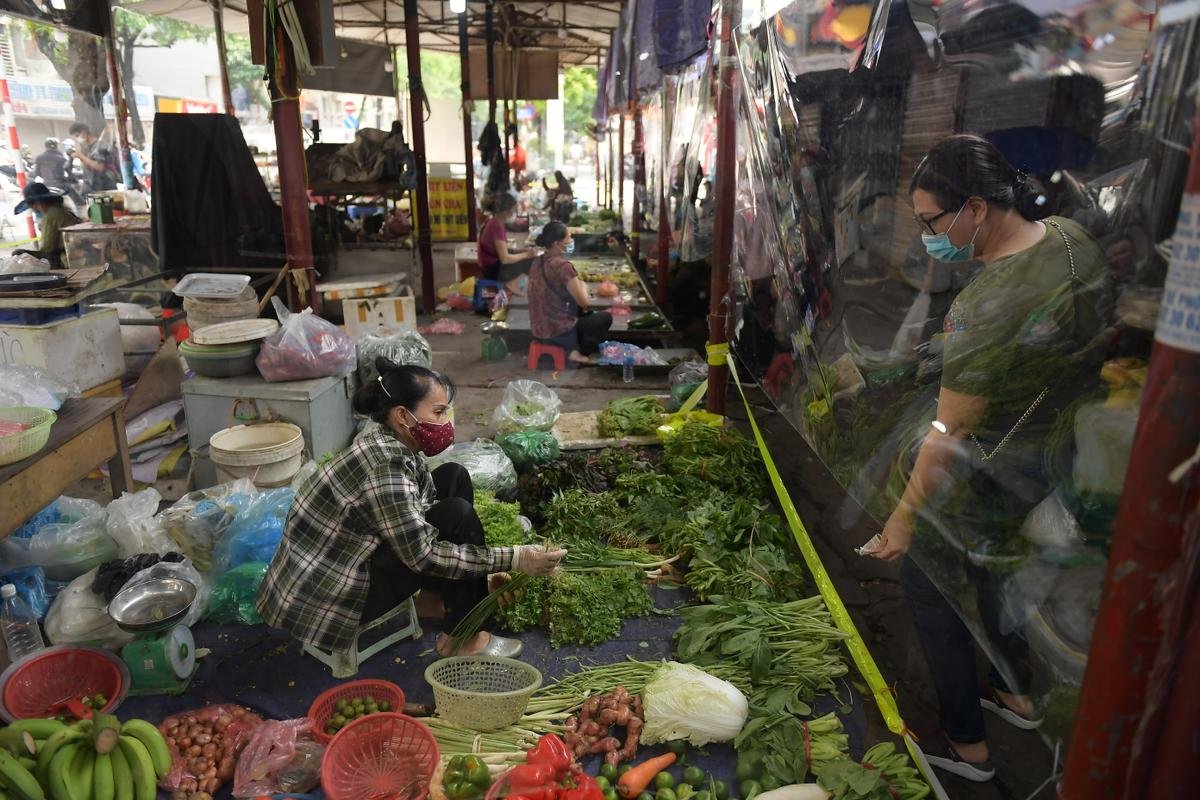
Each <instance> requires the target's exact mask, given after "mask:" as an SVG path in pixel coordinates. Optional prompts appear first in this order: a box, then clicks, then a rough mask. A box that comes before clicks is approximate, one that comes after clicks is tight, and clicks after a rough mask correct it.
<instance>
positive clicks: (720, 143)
mask: <svg viewBox="0 0 1200 800" xmlns="http://www.w3.org/2000/svg"><path fill="white" fill-rule="evenodd" d="M741 16H742V2H741V0H722V3H721V59H720V62H719V63H720V65H721V73H720V82H721V83H720V94H719V95H718V97H717V181H716V193H717V207H716V215H717V216H716V221H715V226H714V229H713V257H712V288H711V290H710V293H709V300H708V343H709V345H710V346H711V345H721V344H725V343H726V342H728V341H729V332H728V327H727V325H728V318H729V307H728V302H729V298H728V295H729V258H730V255H731V251H732V250H733V206H734V193H735V192H736V191H737V175H736V174H735V170H736V169H737V162H736V157H737V124H736V120H735V118H734V93H735V91H736V79H737V70H736V69H735V68H734V66H733V25H734V20H737V19H741ZM714 360H715V359H714ZM728 372H729V368H728V367H727V366H725V363H724V360H723V359H722V360H721V363H720V364H713V363H710V364H709V365H708V393H707V398H708V401H707V407H708V410H709V411H710V412H712V413H713V414H724V413H725V389H726V384H727V382H728Z"/></svg>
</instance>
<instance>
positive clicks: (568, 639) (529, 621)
mask: <svg viewBox="0 0 1200 800" xmlns="http://www.w3.org/2000/svg"><path fill="white" fill-rule="evenodd" d="M653 610H654V602H653V601H652V600H651V599H650V591H649V589H648V588H647V586H646V581H645V573H644V572H643V571H642V570H641V569H640V568H638V567H618V568H613V569H595V570H584V571H578V572H576V571H571V570H563V571H561V572H559V573H556V574H555V575H553V576H552V577H549V578H534V579H533V580H531V581H530V582H529V583H528V584H527V585H526V586H525V587H524V588H523V590H522V592H521V596H520V598H519V599H518V600H517V602H515V603H513V604H512V605H509V606H502V607H501V608H500V609H499V610H498V611H497V613H496V619H497V621H498V622H499V624H500V626H501V627H502V628H504V629H506V630H509V631H512V632H514V633H520V632H522V631H527V630H530V629H532V628H534V627H545V628H547V629H548V630H549V631H550V644H551V646H553V647H561V646H563V645H567V644H578V645H596V644H601V643H603V642H607V641H609V640H610V639H613V638H616V636H618V635H619V634H620V633H621V624H622V623H623V622H624V621H625V620H626V619H630V618H632V617H644V616H646V615H648V614H649V613H650V612H651V611H653Z"/></svg>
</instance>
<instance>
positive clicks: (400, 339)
mask: <svg viewBox="0 0 1200 800" xmlns="http://www.w3.org/2000/svg"><path fill="white" fill-rule="evenodd" d="M378 356H383V357H384V358H386V359H387V360H388V361H391V362H392V363H393V364H397V365H415V366H418V367H430V366H432V365H433V350H432V349H431V348H430V347H429V342H427V341H425V337H424V336H422V335H421V334H419V333H417V332H416V331H404V332H403V333H397V334H390V335H389V334H384V335H376V334H373V333H365V334H363V335H362V336H360V337H358V380H359V382H360V383H362V384H363V385H366V384H368V383H370V382H371V381H373V380H375V379H376V378H378V377H379V370H378V368H376V366H375V359H376V358H377V357H378Z"/></svg>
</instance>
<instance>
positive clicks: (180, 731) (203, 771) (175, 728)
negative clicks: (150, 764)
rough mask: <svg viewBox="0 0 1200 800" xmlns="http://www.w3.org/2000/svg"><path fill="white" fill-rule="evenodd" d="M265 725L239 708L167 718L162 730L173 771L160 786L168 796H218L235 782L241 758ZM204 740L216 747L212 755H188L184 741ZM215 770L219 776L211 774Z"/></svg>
mask: <svg viewBox="0 0 1200 800" xmlns="http://www.w3.org/2000/svg"><path fill="white" fill-rule="evenodd" d="M262 724H263V719H262V717H260V716H258V715H257V714H255V713H254V712H253V711H251V710H249V709H247V708H242V707H241V706H235V705H216V706H207V707H205V708H200V709H196V710H195V711H184V712H181V713H179V714H173V715H171V716H169V717H167V718H166V719H164V720H163V721H162V723H161V724H160V725H159V726H158V729H159V730H160V731H162V734H163V736H165V737H166V739H167V747H168V748H169V749H170V751H171V770H170V772H168V773H167V774H166V776H165V777H164V778H163V779H162V780H161V781H160V782H159V785H160V786H162V787H163V788H164V789H166V790H167V791H168V792H175V791H179V790H182V791H185V792H208V793H209V794H210V795H213V794H216V793H217V792H218V791H219V790H220V788H221V786H223V785H224V784H225V782H226V781H231V780H233V777H234V771H235V769H236V767H237V763H238V756H240V755H241V754H242V751H243V750H245V749H246V746H247V745H248V744H249V743H250V741H251V739H252V738H253V737H254V733H255V731H257V730H258V728H259V727H260V726H261V725H262ZM201 736H206V737H208V739H207V741H206V744H212V745H215V746H214V747H213V752H212V754H211V755H207V756H206V755H204V754H203V753H201V754H199V755H186V754H185V751H186V747H185V746H184V744H183V743H184V741H185V740H191V741H195V740H196V738H197V737H201ZM188 746H194V745H188ZM214 768H215V773H214V772H210V770H212V769H214ZM206 775H208V776H209V777H205V776H206Z"/></svg>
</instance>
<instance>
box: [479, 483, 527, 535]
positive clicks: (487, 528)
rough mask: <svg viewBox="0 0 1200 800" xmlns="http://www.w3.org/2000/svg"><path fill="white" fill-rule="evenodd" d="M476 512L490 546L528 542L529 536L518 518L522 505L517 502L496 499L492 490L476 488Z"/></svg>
mask: <svg viewBox="0 0 1200 800" xmlns="http://www.w3.org/2000/svg"><path fill="white" fill-rule="evenodd" d="M475 513H476V514H478V515H479V521H480V522H482V523H483V535H484V541H485V542H486V543H487V546H488V547H513V546H515V545H518V544H528V542H529V536H528V535H527V534H526V533H525V527H524V526H523V525H521V522H520V520H518V519H517V517H519V516H520V515H521V507H520V506H519V505H518V504H516V503H505V502H503V501H501V500H497V499H496V495H494V494H492V493H491V492H487V491H483V490H476V492H475Z"/></svg>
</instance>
